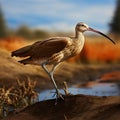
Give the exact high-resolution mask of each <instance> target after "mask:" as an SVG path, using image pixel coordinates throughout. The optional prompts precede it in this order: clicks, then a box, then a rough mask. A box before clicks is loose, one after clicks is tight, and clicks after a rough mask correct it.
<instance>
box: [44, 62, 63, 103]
mask: <svg viewBox="0 0 120 120" xmlns="http://www.w3.org/2000/svg"><path fill="white" fill-rule="evenodd" d="M57 66H58V64H57V65H53V67H52V69H51V71H50V72H49V70H48V69H47V67H46V64H42V67H43V69H44V70H45V71H46V72H47V74H48V75H49V76H50V79H51V80H52V83H53V85H54V87H55V90H56V94H57V97H56V103H57V98H59V97H60V98H62V99H63V100H64V98H63V97H62V95H61V93H60V92H59V90H58V87H57V84H56V82H55V80H54V77H53V73H54V70H55V68H56V67H57Z"/></svg>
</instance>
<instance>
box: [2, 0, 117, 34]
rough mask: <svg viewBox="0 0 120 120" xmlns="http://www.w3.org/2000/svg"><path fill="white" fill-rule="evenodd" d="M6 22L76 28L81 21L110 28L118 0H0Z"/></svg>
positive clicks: (101, 28) (12, 25)
mask: <svg viewBox="0 0 120 120" xmlns="http://www.w3.org/2000/svg"><path fill="white" fill-rule="evenodd" d="M0 4H1V6H2V10H3V13H4V17H5V20H6V22H7V25H8V26H9V27H11V28H14V29H16V28H18V27H19V26H20V25H23V24H26V25H28V26H29V27H30V28H32V29H45V30H50V31H62V32H69V31H74V27H75V25H76V24H77V23H78V22H85V23H87V24H88V25H89V26H90V27H92V28H95V29H98V30H101V31H103V32H108V31H109V25H108V24H109V23H110V22H111V20H112V17H113V15H114V11H115V6H116V0H0Z"/></svg>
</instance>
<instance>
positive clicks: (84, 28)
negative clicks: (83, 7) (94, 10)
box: [75, 22, 115, 44]
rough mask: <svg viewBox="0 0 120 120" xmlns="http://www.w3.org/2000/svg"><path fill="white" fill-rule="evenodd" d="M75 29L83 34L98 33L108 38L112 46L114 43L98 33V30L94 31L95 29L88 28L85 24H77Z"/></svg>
mask: <svg viewBox="0 0 120 120" xmlns="http://www.w3.org/2000/svg"><path fill="white" fill-rule="evenodd" d="M75 29H76V31H78V32H85V31H92V32H96V33H98V34H100V35H102V36H104V37H106V38H108V39H109V40H110V41H111V42H112V43H113V44H115V42H114V41H113V40H112V39H111V38H110V37H108V36H107V35H105V34H104V33H102V32H100V31H98V30H95V29H93V28H91V27H89V26H88V25H87V24H85V23H84V22H80V23H78V24H77V25H76V28H75Z"/></svg>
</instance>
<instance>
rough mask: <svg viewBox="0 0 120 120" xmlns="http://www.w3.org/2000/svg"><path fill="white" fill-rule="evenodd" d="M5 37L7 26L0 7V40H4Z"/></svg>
mask: <svg viewBox="0 0 120 120" xmlns="http://www.w3.org/2000/svg"><path fill="white" fill-rule="evenodd" d="M6 36H7V26H6V22H5V19H4V16H3V12H2V8H1V5H0V38H4V37H6Z"/></svg>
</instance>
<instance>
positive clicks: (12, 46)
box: [0, 37, 26, 51]
mask: <svg viewBox="0 0 120 120" xmlns="http://www.w3.org/2000/svg"><path fill="white" fill-rule="evenodd" d="M25 43H26V42H25V40H24V39H23V38H21V37H9V38H5V39H0V48H2V49H6V50H8V51H13V50H16V49H18V48H20V47H22V46H23V45H25Z"/></svg>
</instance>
